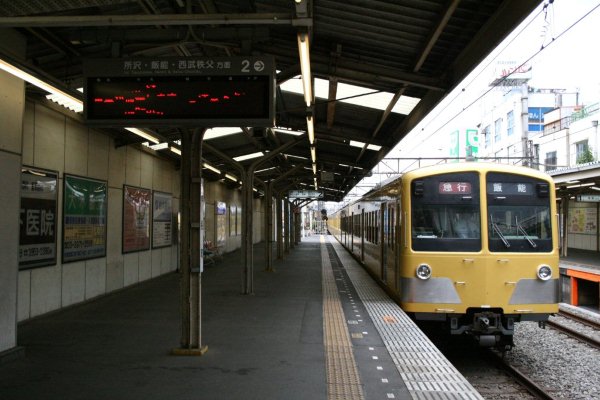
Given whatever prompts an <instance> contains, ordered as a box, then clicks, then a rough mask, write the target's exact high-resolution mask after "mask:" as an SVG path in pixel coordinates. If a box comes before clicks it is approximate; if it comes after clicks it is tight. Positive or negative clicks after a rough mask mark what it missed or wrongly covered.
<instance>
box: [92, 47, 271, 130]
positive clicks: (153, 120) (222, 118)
mask: <svg viewBox="0 0 600 400" xmlns="http://www.w3.org/2000/svg"><path fill="white" fill-rule="evenodd" d="M84 76H85V82H84V118H85V120H86V122H87V123H89V124H93V125H102V126H118V127H125V126H132V125H133V126H154V125H193V126H204V127H217V126H256V127H269V126H274V119H275V87H276V84H275V62H274V60H273V59H272V58H270V57H227V58H222V57H214V58H198V57H156V58H123V59H88V60H85V61H84Z"/></svg>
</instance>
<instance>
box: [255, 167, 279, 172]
mask: <svg viewBox="0 0 600 400" xmlns="http://www.w3.org/2000/svg"><path fill="white" fill-rule="evenodd" d="M275 168H277V167H269V168H263V169H259V170H258V171H256V172H255V174H258V173H260V172H265V171H270V170H272V169H275Z"/></svg>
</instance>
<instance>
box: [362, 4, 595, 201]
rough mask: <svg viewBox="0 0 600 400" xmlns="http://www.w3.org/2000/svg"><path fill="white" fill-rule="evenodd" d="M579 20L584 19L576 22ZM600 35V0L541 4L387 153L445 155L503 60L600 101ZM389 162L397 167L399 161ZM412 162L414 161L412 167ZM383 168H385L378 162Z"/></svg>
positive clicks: (545, 84) (544, 84) (543, 81)
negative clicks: (453, 133)
mask: <svg viewBox="0 0 600 400" xmlns="http://www.w3.org/2000/svg"><path fill="white" fill-rule="evenodd" d="M545 3H548V0H546V1H545ZM586 14H587V15H586ZM582 18H583V19H582ZM580 19H582V20H581V21H579V22H578V20H580ZM572 25H574V26H572ZM598 38H600V0H554V2H553V4H552V5H549V6H548V7H547V9H546V11H544V8H543V4H540V6H538V8H536V10H535V11H534V12H533V13H532V14H531V15H530V16H529V17H528V18H526V20H525V21H524V22H523V23H522V24H521V25H520V26H519V27H518V28H517V29H516V30H515V31H514V32H512V33H511V34H510V35H509V36H508V37H507V38H506V39H505V40H504V41H503V42H502V43H501V44H500V46H498V48H496V49H495V50H494V51H493V52H492V53H491V54H490V56H488V57H487V58H486V59H485V60H484V61H483V62H482V63H481V64H480V65H479V66H478V67H477V68H475V70H474V71H473V72H472V73H471V74H470V75H469V76H468V77H467V78H466V79H465V80H464V81H463V82H461V84H460V85H458V86H457V89H455V90H454V91H453V92H451V93H450V94H449V95H448V96H446V98H445V99H444V100H443V101H442V102H441V103H440V105H438V107H436V108H435V109H434V110H433V111H432V112H431V113H430V114H429V115H428V116H427V117H425V118H424V119H423V121H421V123H420V124H418V125H417V126H416V127H415V129H413V131H411V132H410V133H409V134H408V135H407V137H406V138H405V140H403V141H402V142H401V143H400V144H399V145H398V146H397V147H396V148H395V149H394V150H392V151H391V152H390V153H389V154H388V155H387V157H436V156H439V157H445V156H446V155H447V149H446V148H444V147H445V143H447V136H448V133H449V132H451V131H453V130H456V129H457V128H460V127H461V125H465V126H464V128H466V127H469V128H472V126H470V125H472V124H473V121H476V120H477V117H473V116H472V114H473V113H476V112H477V110H478V107H479V105H480V103H481V101H482V100H478V101H477V99H479V98H480V97H482V95H483V94H484V93H485V92H486V91H487V90H488V89H489V86H488V85H489V83H490V82H491V81H492V80H493V79H494V70H495V68H496V65H497V64H496V63H497V61H500V60H501V61H516V62H517V64H521V63H524V62H527V61H528V60H529V61H528V63H529V64H530V65H531V67H532V79H531V80H530V81H529V85H530V86H533V87H536V88H543V89H548V88H552V89H566V90H567V91H569V92H574V91H576V90H579V92H580V103H583V104H592V103H596V102H599V101H600V44H599V43H598V40H599V39H598ZM542 48H543V50H541V49H542ZM540 50H541V51H540ZM463 89H464V90H463ZM474 102H475V104H473V103H474ZM469 114H471V116H470V115H469ZM467 125H468V126H467ZM388 164H392V165H393V166H394V167H396V164H395V163H388ZM409 164H412V166H410V167H408V165H409ZM416 166H417V165H416V164H413V163H412V162H410V161H406V162H404V163H403V164H402V168H408V169H413V168H415V167H416ZM381 170H385V169H384V168H382V167H380V171H381ZM385 179H387V176H385V175H375V174H374V175H373V176H372V177H371V178H365V179H364V180H363V181H362V182H360V183H359V185H357V186H359V187H357V188H356V189H354V190H352V192H351V194H354V195H355V196H354V198H356V195H357V194H363V193H365V192H367V191H368V190H369V188H368V186H372V185H374V184H376V183H380V182H381V181H383V180H385Z"/></svg>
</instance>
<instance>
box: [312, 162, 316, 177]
mask: <svg viewBox="0 0 600 400" xmlns="http://www.w3.org/2000/svg"><path fill="white" fill-rule="evenodd" d="M312 170H313V174H315V175H316V174H317V164H313V165H312Z"/></svg>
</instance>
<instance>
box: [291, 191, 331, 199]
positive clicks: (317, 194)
mask: <svg viewBox="0 0 600 400" xmlns="http://www.w3.org/2000/svg"><path fill="white" fill-rule="evenodd" d="M288 197H289V198H290V199H320V198H322V197H323V192H322V191H320V190H290V193H289V195H288Z"/></svg>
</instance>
